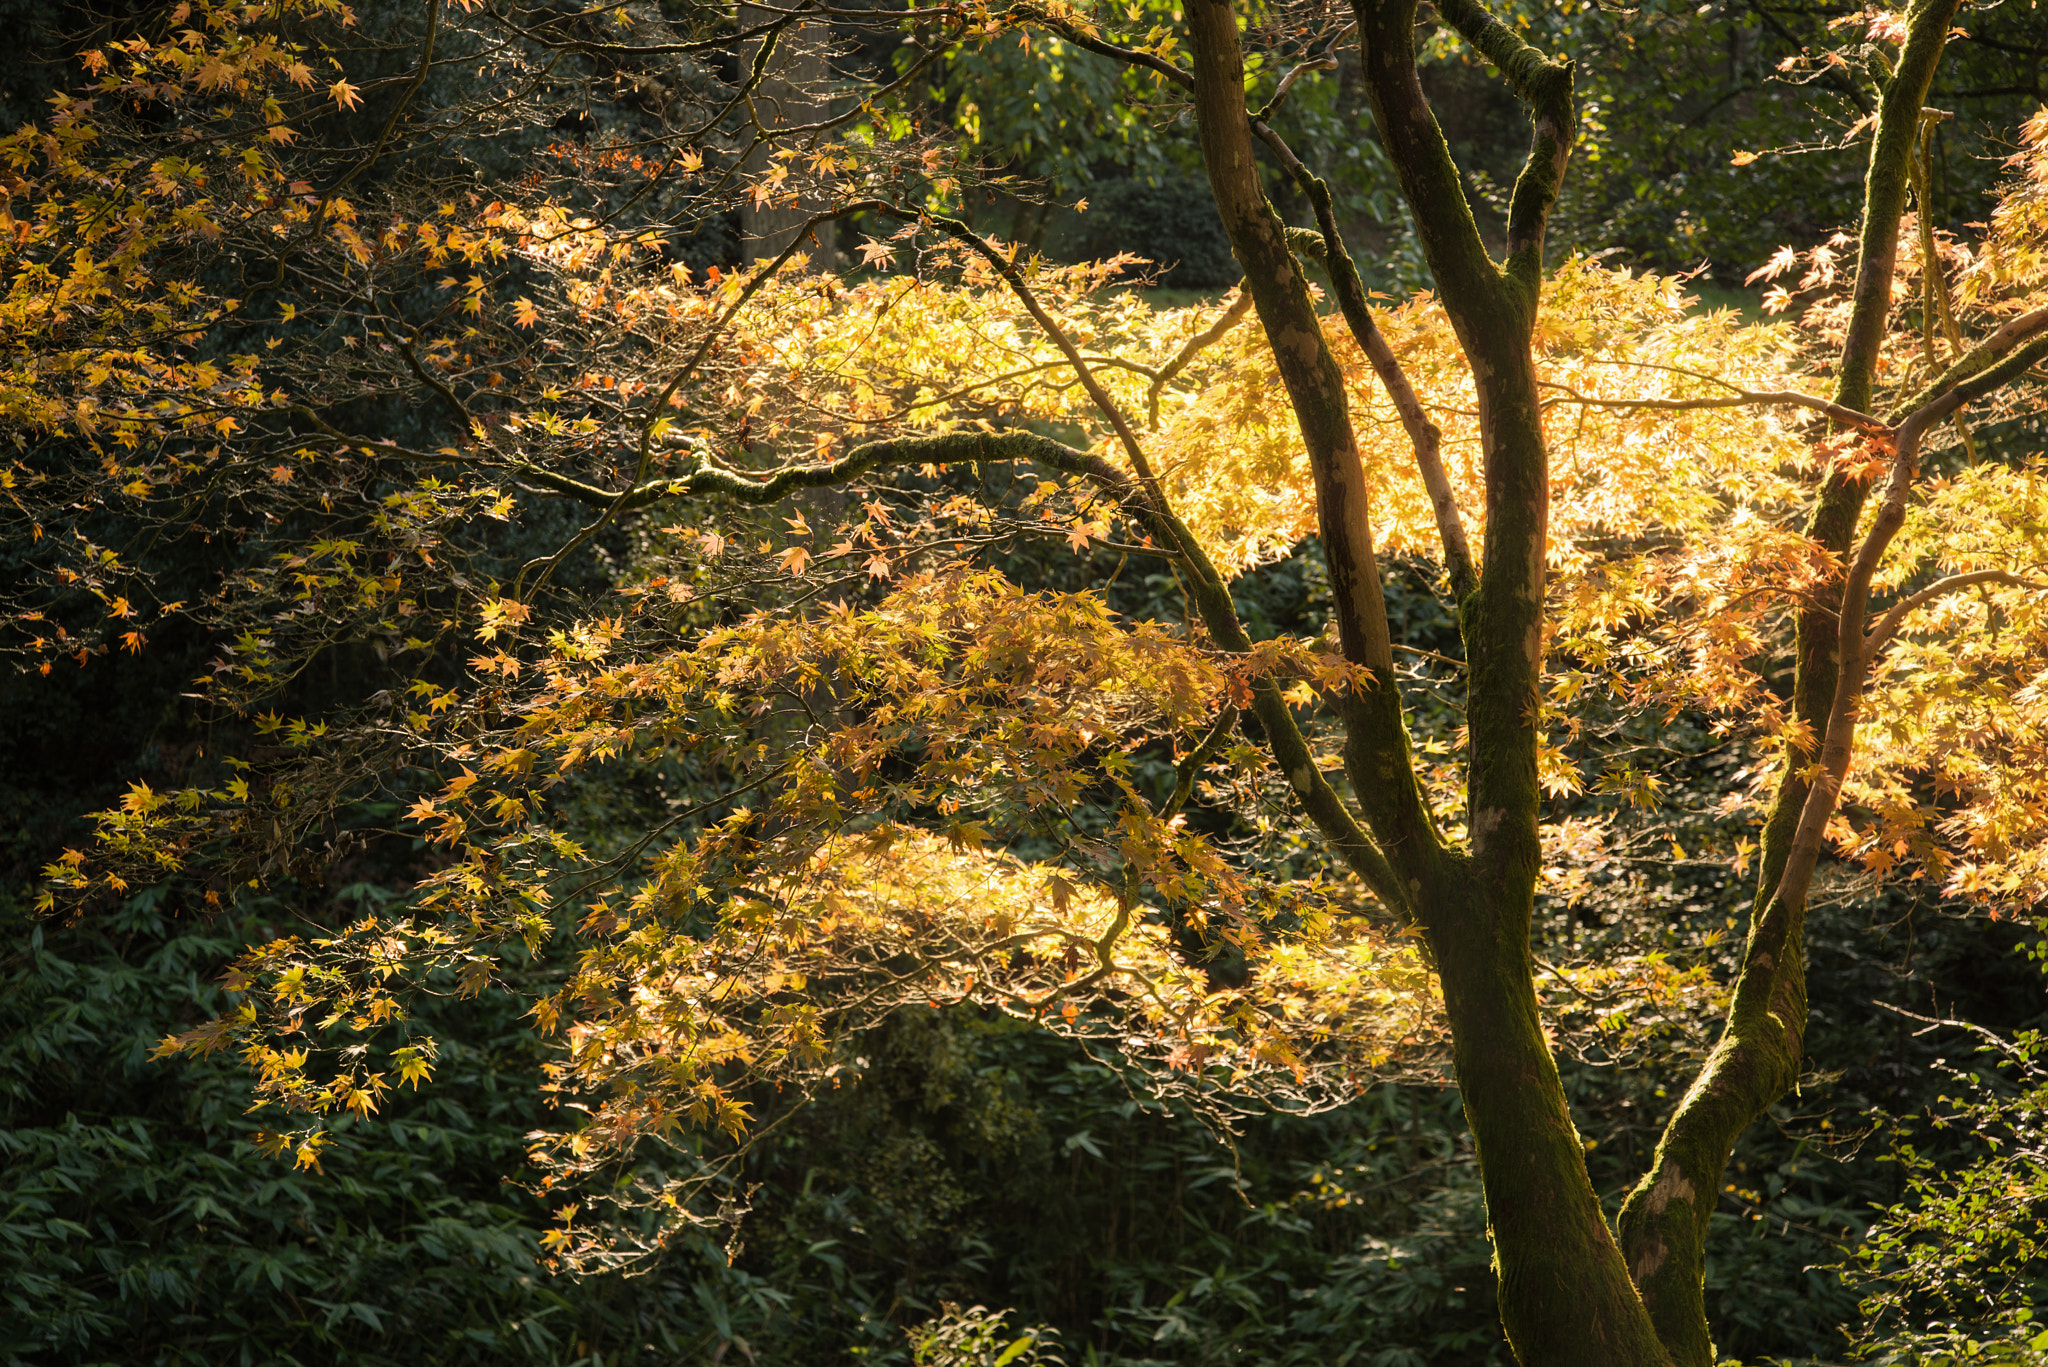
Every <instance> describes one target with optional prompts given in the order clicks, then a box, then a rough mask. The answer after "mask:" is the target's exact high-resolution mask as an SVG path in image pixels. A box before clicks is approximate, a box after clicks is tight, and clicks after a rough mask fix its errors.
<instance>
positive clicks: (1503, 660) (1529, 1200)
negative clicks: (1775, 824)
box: [1186, 0, 1668, 1367]
mask: <svg viewBox="0 0 2048 1367" xmlns="http://www.w3.org/2000/svg"><path fill="white" fill-rule="evenodd" d="M1454 3H1455V0H1454ZM1186 13H1187V18H1188V33H1189V41H1190V50H1191V53H1192V56H1193V61H1194V72H1193V84H1194V94H1195V111H1196V116H1197V119H1198V120H1199V127H1200V131H1201V139H1202V152H1203V158H1204V162H1205V164H1206V166H1207V169H1208V173H1209V180H1210V184H1211V187H1212V189H1213V190H1214V192H1215V196H1216V202H1217V206H1218V208H1219V210H1220V211H1221V213H1222V217H1223V223H1224V227H1225V229H1226V231H1227V232H1228V233H1229V236H1230V241H1231V246H1232V249H1233V251H1234V252H1235V253H1236V255H1237V258H1238V261H1239V263H1240V264H1241V265H1242V266H1243V267H1244V270H1245V281H1246V289H1247V290H1248V292H1249V293H1250V294H1251V295H1252V298H1253V302H1254V305H1255V307H1256V308H1257V310H1258V313H1259V320H1260V323H1261V325H1262V326H1263V327H1264V329H1265V332H1266V337H1267V340H1268V342H1269V343H1270V344H1271V347H1272V350H1273V355H1274V357H1275V360H1276V363H1277V365H1278V367H1279V370H1280V373H1281V376H1282V377H1283V380H1284V382H1285V384H1286V387H1287V392H1288V396H1289V398H1290V400H1291V402H1292V403H1293V406H1294V412H1295V416H1296V419H1297V422H1298V424H1299V426H1300V428H1301V432H1302V436H1303V439H1304V442H1305V444H1306V446H1307V448H1308V454H1309V460H1310V463H1311V466H1312V468H1313V469H1314V472H1315V478H1316V490H1317V498H1318V518H1319V522H1318V525H1319V530H1320V532H1321V536H1322V540H1323V548H1324V553H1325V555H1326V557H1328V559H1329V562H1330V567H1331V581H1332V588H1333V591H1334V593H1335V596H1336V599H1337V617H1338V623H1339V632H1340V637H1341V639H1342V642H1343V646H1344V650H1345V653H1346V655H1347V656H1348V657H1349V658H1351V659H1352V660H1354V661H1355V662H1358V663H1362V664H1365V665H1367V666H1368V667H1369V668H1371V669H1373V670H1374V672H1375V682H1374V685H1373V686H1372V687H1370V688H1367V689H1363V690H1360V691H1359V692H1358V693H1357V694H1356V695H1355V696H1354V697H1353V698H1352V699H1351V700H1349V701H1348V702H1347V703H1346V705H1345V707H1344V711H1343V721H1344V726H1345V737H1346V742H1345V752H1344V760H1345V769H1346V772H1347V774H1348V776H1349V778H1350V779H1351V786H1352V789H1353V793H1354V797H1355V800H1356V802H1357V803H1358V805H1359V808H1360V810H1361V811H1362V812H1363V814H1364V817H1365V826H1366V828H1367V829H1368V830H1369V831H1370V836H1371V839H1372V841H1373V843H1374V845H1375V846H1376V848H1377V849H1378V850H1379V851H1380V852H1381V853H1382V856H1383V858H1384V859H1385V861H1386V863H1387V865H1388V867H1389V869H1390V871H1391V872H1392V873H1393V875H1394V876H1395V877H1396V878H1397V879H1399V880H1400V881H1401V883H1402V891H1403V892H1404V894H1405V897H1404V900H1405V901H1406V903H1407V906H1408V908H1409V909H1410V910H1411V911H1412V913H1413V914H1414V916H1415V917H1416V919H1417V921H1418V922H1419V924H1420V925H1421V928H1422V930H1423V931H1424V934H1425V936H1426V937H1427V940H1428V943H1429V946H1430V948H1431V950H1432V952H1433V954H1434V956H1435V959H1436V963H1437V968H1438V972H1439V974H1440V976H1441V979H1442V983H1443V990H1444V1002H1445V1008H1446V1012H1447V1014H1448V1016H1449V1018H1450V1023H1451V1032H1452V1041H1453V1054H1454V1058H1455V1061H1456V1066H1457V1070H1458V1081H1459V1086H1460V1090H1461V1092H1462V1095H1463V1099H1464V1103H1465V1113H1466V1118H1467V1120H1468V1122H1469V1123H1470V1125H1471V1127H1472V1132H1473V1136H1474V1139H1475V1142H1476V1144H1477V1147H1478V1152H1479V1159H1480V1170H1481V1174H1482V1180H1483V1182H1484V1185H1485V1191H1486V1199H1487V1211H1488V1219H1489V1224H1490V1226H1491V1233H1492V1237H1493V1244H1494V1250H1495V1263H1496V1267H1497V1269H1498V1274H1499V1279H1500V1304H1501V1317H1502V1325H1503V1328H1504V1329H1505V1330H1506V1333H1507V1336H1508V1340H1509V1342H1510V1344H1511V1345H1512V1346H1513V1347H1514V1350H1515V1353H1516V1355H1517V1356H1518V1357H1519V1358H1520V1360H1521V1361H1522V1362H1523V1363H1524V1364H1525V1367H1552V1365H1553V1364H1555V1367H1565V1365H1566V1364H1570V1367H1608V1365H1609V1364H1612V1365H1613V1367H1622V1365H1623V1364H1627V1367H1643V1365H1644V1364H1658V1363H1663V1362H1665V1361H1667V1360H1668V1359H1667V1357H1666V1355H1665V1353H1664V1350H1663V1349H1662V1347H1661V1346H1660V1345H1659V1343H1658V1341H1657V1338H1656V1334H1655V1331H1654V1329H1653V1327H1652V1325H1651V1323H1650V1320H1649V1316H1648V1315H1647V1313H1646V1312H1645V1310H1644V1308H1643V1304H1642V1302H1641V1300H1640V1298H1639V1297H1638V1296H1637V1295H1636V1292H1635V1288H1634V1287H1633V1285H1631V1283H1630V1281H1629V1278H1628V1273H1627V1269H1626V1267H1625V1266H1624V1264H1623V1262H1622V1258H1621V1253H1620V1249H1619V1248H1618V1246H1617V1245H1616V1244H1615V1241H1614V1239H1613V1236H1612V1234H1611V1233H1610V1231H1609V1230H1608V1228H1607V1223H1606V1220H1605V1218H1604V1216H1603V1214H1602V1212H1601V1209H1600V1203H1599V1200H1598V1198H1597V1196H1596V1195H1595V1193H1594V1191H1593V1187H1592V1182H1591V1180H1590V1179H1589V1177H1588V1176H1587V1173H1586V1165H1585V1149H1584V1145H1583V1143H1582V1142H1581V1140H1580V1138H1579V1135H1578V1133H1577V1131H1576V1129H1575V1128H1574V1127H1573V1125H1572V1121H1571V1115H1570V1111H1569V1108H1568V1106H1567V1105H1566V1102H1565V1098H1564V1091H1563V1087H1562V1085H1561V1083H1560V1081H1559V1078H1558V1073H1557V1067H1556V1063H1555V1061H1554V1060H1553V1058H1552V1057H1551V1054H1550V1049H1549V1045H1548V1043H1547V1041H1546V1039H1545V1036H1544V1033H1543V1025H1542V1021H1541V1018H1540V1015H1539V1010H1538V1005H1537V998H1536V990H1535V973H1534V961H1533V956H1532V954H1531V950H1530V945H1529V927H1530V922H1531V919H1532V914H1533V907H1534V893H1535V883H1536V877H1537V873H1538V868H1539V859H1540V841H1539V838H1538V831H1537V820H1538V804H1539V792H1538V788H1537V783H1536V749H1537V739H1538V734H1537V725H1538V722H1537V706H1536V704H1537V701H1538V689H1539V681H1540V678H1541V669H1542V616H1541V614H1542V608H1543V573H1544V542H1545V536H1546V534H1547V525H1548V515H1549V493H1548V469H1547V465H1548V456H1547V452H1546V449H1545V446H1544V440H1543V430H1542V423H1541V420H1540V411H1539V409H1538V406H1537V397H1538V396H1537V389H1536V377H1535V368H1534V363H1533V359H1532V357H1531V354H1530V337H1531V330H1532V327H1533V323H1534V319H1535V304H1536V296H1537V290H1538V288H1539V286H1540V281H1541V271H1542V236H1543V225H1544V221H1545V219H1546V217H1547V214H1548V209H1549V205H1550V203H1551V202H1552V201H1553V200H1554V198H1555V194H1556V184H1557V178H1558V177H1559V176H1560V175H1561V174H1562V172H1563V168H1564V152H1565V149H1566V148H1567V147H1568V145H1569V130H1570V127H1571V124H1570V83H1571V74H1570V68H1569V66H1568V65H1565V64H1561V63H1555V62H1550V61H1548V60H1547V59H1545V58H1543V57H1542V56H1541V54H1538V53H1535V52H1534V50H1533V49H1529V48H1527V47H1526V45H1522V44H1520V42H1519V40H1518V39H1513V37H1512V35H1511V34H1509V33H1508V32H1507V31H1506V30H1505V29H1504V28H1502V27H1501V26H1500V25H1498V24H1497V23H1494V22H1493V21H1492V20H1491V18H1490V16H1486V15H1485V14H1484V12H1483V11H1480V10H1478V9H1477V8H1476V7H1467V8H1466V11H1465V13H1464V16H1463V17H1464V18H1465V19H1466V20H1467V21H1468V22H1469V23H1470V26H1471V27H1472V28H1473V30H1474V31H1475V32H1476V33H1477V34H1478V35H1479V37H1478V40H1477V41H1478V42H1479V45H1480V46H1481V48H1482V51H1485V52H1487V54H1488V56H1489V59H1490V60H1494V61H1495V62H1496V64H1497V65H1501V64H1503V62H1504V63H1505V65H1504V67H1503V69H1507V68H1509V67H1512V69H1513V74H1512V77H1511V79H1512V80H1513V81H1514V82H1515V83H1516V86H1517V89H1518V91H1519V92H1521V93H1522V94H1523V96H1524V98H1525V99H1526V100H1528V101H1529V102H1530V103H1531V107H1532V109H1534V110H1535V111H1536V126H1537V136H1536V139H1535V143H1534V145H1533V146H1532V150H1531V155H1530V159H1529V164H1528V166H1527V167H1525V169H1524V171H1523V174H1522V177H1521V179H1520V180H1519V181H1518V182H1517V188H1516V192H1515V201H1514V207H1513V208H1512V209H1511V211H1510V224H1511V232H1510V244H1509V247H1510V252H1509V260H1508V262H1507V264H1506V265H1505V266H1501V265H1496V264H1495V263H1494V262H1493V261H1492V259H1491V258H1490V257H1489V256H1488V255H1487V253H1486V251H1485V249H1484V247H1483V245H1482V244H1481V243H1480V240H1479V237H1478V233H1477V230H1476V228H1475V227H1474V226H1473V224H1472V219H1471V213H1470V210H1469V207H1468V206H1467V205H1466V203H1465V199H1464V195H1463V192H1462V190H1461V189H1460V188H1459V187H1458V184H1457V178H1456V171H1455V168H1451V167H1450V161H1449V153H1448V151H1447V150H1445V149H1444V147H1443V139H1442V135H1441V134H1440V133H1439V132H1438V131H1437V130H1436V126H1435V121H1434V119H1433V118H1431V116H1430V114H1429V111H1428V108H1427V106H1426V104H1424V103H1423V101H1422V98H1421V90H1420V86H1419V84H1418V83H1417V82H1416V81H1415V79H1414V48H1413V42H1414V39H1413V20H1414V7H1413V5H1412V3H1394V4H1389V5H1385V6H1381V7H1379V8H1377V9H1370V8H1367V7H1364V6H1361V7H1360V9H1359V14H1360V21H1361V23H1360V26H1361V32H1362V34H1363V35H1364V41H1365V44H1366V67H1367V73H1368V80H1369V81H1372V82H1373V83H1374V95H1375V112H1376V114H1378V115H1379V117H1380V120H1381V124H1382V128H1383V129H1384V128H1385V127H1386V126H1387V123H1388V120H1389V119H1390V118H1396V117H1397V118H1399V119H1401V120H1402V121H1403V127H1404V128H1405V129H1407V130H1408V133H1409V134H1412V136H1405V135H1404V136H1403V137H1399V138H1397V137H1389V139H1388V141H1389V151H1390V152H1391V153H1392V154H1393V156H1394V160H1395V163H1396V165H1397V166H1398V167H1400V168H1401V169H1402V172H1403V182H1404V183H1403V188H1404V190H1406V191H1407V193H1408V198H1409V202H1410V204H1411V205H1412V206H1413V208H1414V210H1415V213H1416V216H1417V220H1418V223H1419V224H1420V226H1421V229H1422V236H1423V239H1424V243H1425V249H1426V250H1427V251H1428V253H1429V257H1430V265H1431V267H1432V269H1433V270H1434V272H1435V273H1436V276H1437V279H1438V282H1439V286H1440V288H1441V289H1442V291H1443V295H1444V298H1445V302H1446V305H1447V307H1448V308H1449V311H1450V314H1451V318H1452V321H1453V325H1454V327H1456V329H1457V331H1458V336H1459V338H1460V341H1461V343H1462V344H1463V346H1464V349H1465V351H1466V354H1467V356H1468V358H1469V359H1470V361H1471V363H1472V367H1473V371H1474V373H1475V376H1476V377H1477V379H1478V382H1479V393H1480V409H1481V427H1482V442H1483V446H1484V452H1485V459H1486V484H1487V491H1488V492H1487V500H1488V514H1489V516H1488V519H1487V530H1486V538H1485V558H1484V563H1483V565H1482V566H1481V567H1480V569H1479V574H1478V583H1477V587H1476V588H1475V589H1474V590H1473V591H1472V592H1471V593H1470V594H1469V595H1467V597H1466V599H1465V601H1464V602H1463V603H1462V604H1461V612H1462V617H1463V626H1464V631H1465V637H1466V650H1467V659H1468V660H1469V661H1470V667H1471V702H1470V717H1471V722H1472V754H1473V761H1472V770H1471V788H1470V790H1471V809H1470V813H1469V818H1468V824H1469V828H1470V839H1469V848H1468V849H1467V850H1466V851H1457V850H1453V849H1451V848H1450V847H1449V846H1448V845H1447V844H1446V843H1445V841H1444V840H1443V839H1442V837H1441V836H1440V835H1439V834H1438V832H1437V831H1436V829H1435V827H1434V824H1433V823H1432V821H1431V819H1430V816H1429V813H1428V808H1427V805H1426V804H1425V803H1424V802H1423V800H1422V795H1421V791H1420V787H1419V785H1418V784H1417V782H1416V779H1415V774H1414V769H1413V765H1412V763H1411V761H1410V756H1409V751H1408V748H1407V740H1406V731H1405V727H1404V724H1403V718H1402V714H1401V704H1400V698H1399V694H1398V691H1397V689H1396V688H1395V687H1394V682H1393V678H1392V675H1391V663H1392V661H1391V655H1390V652H1389V648H1388V644H1387V625H1386V616H1385V609H1384V606H1383V604H1382V601H1381V596H1380V592H1381V591H1380V584H1379V576H1378V570H1377V567H1376V565H1375V563H1374V560H1373V554H1372V533H1371V526H1370V520H1369V517H1368V510H1367V506H1366V500H1365V486H1364V479H1363V471H1362V470H1361V469H1360V467H1359V463H1358V455H1357V448H1356V444H1355V442H1354V440H1353V435H1352V428H1351V421H1350V415H1349V411H1348V406H1347V403H1346V400H1345V396H1344V390H1343V385H1342V381H1341V377H1340V376H1339V373H1338V371H1337V368H1336V365H1335V362H1334V360H1333V358H1332V357H1331V355H1330V352H1329V348H1328V345H1327V342H1326V339H1325V338H1324V335H1323V332H1322V327H1321V321H1320V319H1319V317H1318V316H1317V314H1316V312H1315V310H1314V307H1313V305H1312V303H1311V301H1310V299H1309V297H1308V294H1307V290H1306V285H1305V282H1304V281H1303V279H1302V277H1301V274H1300V271H1299V268H1298V265H1297V263H1295V261H1294V260H1293V258H1292V255H1291V253H1290V252H1289V250H1288V246H1287V237H1286V231H1285V227H1284V225H1283V223H1282V221H1281V219H1280V217H1279V215H1278V214H1277V213H1276V212H1275V211H1274V210H1273V207H1272V206H1271V204H1270V203H1268V202H1267V199H1266V196H1265V194H1264V191H1263V189H1262V186H1261V182H1260V178H1259V173H1258V170H1257V167H1256V165H1255V163H1254V160H1253V157H1254V147H1253V136H1252V129H1251V125H1250V120H1249V118H1248V116H1247V114H1246V111H1245V107H1244V73H1243V66H1242V60H1241V55H1240V49H1239V45H1238V37H1237V22H1236V16H1235V14H1234V13H1233V12H1232V10H1231V7H1230V5H1229V4H1228V3H1227V0H1193V3H1192V4H1191V5H1190V6H1189V7H1188V9H1187V11H1186ZM1504 43H1511V44H1512V45H1513V46H1512V47H1509V46H1505V45H1504ZM1496 54H1498V55H1496ZM1432 143H1433V144H1434V146H1433V149H1432V147H1431V144H1432ZM1305 779H1306V776H1304V780H1305ZM1311 814H1312V815H1313V812H1312V813H1311Z"/></svg>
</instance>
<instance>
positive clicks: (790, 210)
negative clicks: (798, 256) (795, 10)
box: [739, 5, 838, 270]
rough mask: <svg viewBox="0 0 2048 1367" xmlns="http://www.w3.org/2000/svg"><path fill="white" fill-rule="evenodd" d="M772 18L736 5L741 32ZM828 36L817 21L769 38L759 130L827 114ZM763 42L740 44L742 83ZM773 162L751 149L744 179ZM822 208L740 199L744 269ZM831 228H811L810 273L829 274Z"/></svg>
mask: <svg viewBox="0 0 2048 1367" xmlns="http://www.w3.org/2000/svg"><path fill="white" fill-rule="evenodd" d="M774 17H775V13H774V11H772V10H765V9H761V8H759V7H757V6H754V5H741V6H740V11H739V18H740V27H741V28H742V29H746V28H752V27H753V26H754V25H756V24H763V23H767V22H768V21H769V20H771V19H773V18H774ZM831 37H832V30H831V26H830V25H829V24H827V23H826V22H825V21H824V20H822V19H813V20H806V21H800V22H795V23H790V24H787V25H784V26H783V27H782V28H781V29H780V30H778V31H777V32H776V33H775V34H773V35H772V41H773V42H774V45H775V46H774V50H773V51H772V52H770V53H769V55H768V63H767V68H766V70H765V71H763V72H762V77H761V83H760V85H759V86H758V87H756V88H755V90H754V91H753V95H752V102H753V113H754V121H755V123H756V124H757V125H759V127H760V129H761V131H762V132H765V133H769V134H777V133H779V132H780V131H781V130H783V129H787V128H798V127H802V126H803V125H805V124H811V123H816V122H818V121H819V120H821V119H823V118H825V117H826V116H827V115H829V114H830V113H831V106H830V101H829V100H828V99H827V97H826V83H827V81H828V80H829V78H830V77H831V74H832V63H831V58H830V55H829V51H828V49H829V47H830V45H831ZM768 41H771V39H769V38H762V39H756V40H754V41H753V42H750V43H748V44H747V45H746V48H745V49H744V50H743V52H742V54H741V58H740V60H741V77H742V79H744V78H745V77H746V76H747V75H748V74H749V73H751V72H752V70H753V68H754V63H755V61H756V59H757V58H758V56H759V54H760V51H761V45H762V44H763V43H764V42H768ZM776 142H777V144H781V142H782V140H781V139H780V138H779V137H778V138H777V139H776ZM773 160H774V158H773V157H772V155H771V147H770V146H769V145H768V144H765V143H764V144H762V145H760V146H757V147H756V148H755V149H754V150H753V152H752V153H750V154H749V155H748V157H747V160H746V162H745V168H746V176H747V179H748V180H750V181H751V180H752V179H754V178H755V177H756V176H758V175H760V174H761V172H763V171H765V170H767V169H768V168H769V166H770V165H771V164H772V163H773ZM825 207H827V206H825V205H823V204H822V203H817V202H813V201H810V200H805V199H799V200H798V201H797V202H796V203H795V204H794V205H788V204H773V205H767V206H763V207H759V208H757V207H755V204H754V202H753V200H752V198H748V199H746V200H744V201H743V202H742V205H741V208H740V252H741V255H742V257H743V258H744V260H745V261H746V263H747V264H748V265H752V264H753V263H754V262H756V261H761V260H767V259H772V258H773V257H774V256H775V255H776V254H777V253H779V252H780V251H782V249H783V248H784V247H787V246H788V245H789V244H790V241H791V240H792V239H793V238H794V237H795V236H796V234H797V232H798V230H800V229H801V228H802V227H803V225H804V223H805V222H806V220H808V219H809V218H810V217H811V216H812V215H813V214H815V213H817V212H819V211H820V210H821V209H823V208H825ZM836 226H837V225H836V224H832V223H820V224H819V225H818V226H817V227H816V228H814V229H812V232H811V239H812V241H811V244H810V245H808V246H807V248H806V250H808V251H809V254H810V258H811V265H812V267H813V268H814V269H817V270H830V269H832V268H833V267H834V266H835V265H836V264H837V258H838V251H837V239H836V234H835V233H834V231H833V230H834V228H835V227H836Z"/></svg>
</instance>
